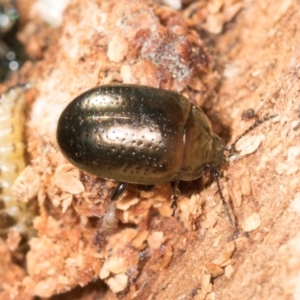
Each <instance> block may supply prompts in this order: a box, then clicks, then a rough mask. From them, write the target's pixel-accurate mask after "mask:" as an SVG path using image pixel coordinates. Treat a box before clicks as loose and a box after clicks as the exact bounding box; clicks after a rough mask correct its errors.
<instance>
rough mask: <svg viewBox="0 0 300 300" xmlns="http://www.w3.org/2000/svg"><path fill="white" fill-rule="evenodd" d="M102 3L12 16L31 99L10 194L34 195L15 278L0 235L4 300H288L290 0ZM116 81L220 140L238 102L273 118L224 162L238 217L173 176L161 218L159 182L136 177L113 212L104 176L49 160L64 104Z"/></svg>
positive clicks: (293, 184)
mask: <svg viewBox="0 0 300 300" xmlns="http://www.w3.org/2000/svg"><path fill="white" fill-rule="evenodd" d="M31 2H32V1H31ZM113 2H114V1H97V2H96V1H89V2H86V1H79V0H73V1H70V3H69V6H68V7H67V8H66V10H65V12H64V20H63V22H62V23H61V25H60V26H59V27H57V28H51V27H50V28H49V27H47V26H46V25H45V24H44V23H43V21H42V20H41V19H39V18H38V17H37V15H36V14H34V10H32V12H31V15H28V16H27V18H25V17H24V20H27V21H26V22H27V23H26V22H25V21H24V22H25V23H26V24H27V25H25V27H24V28H23V31H22V32H21V34H20V39H21V40H23V41H24V42H26V47H27V51H28V52H29V54H30V56H31V57H33V58H35V59H38V61H37V62H35V63H32V62H28V63H27V64H26V65H25V66H24V67H23V69H22V71H21V78H22V80H23V81H30V82H31V83H32V85H33V87H34V89H35V91H36V93H35V97H34V98H35V99H34V101H32V102H31V103H28V107H29V110H28V118H27V130H26V141H27V151H28V157H29V161H28V167H27V168H26V169H25V170H24V172H23V173H22V174H21V176H20V178H19V180H18V181H17V182H16V184H15V188H14V193H15V194H16V195H18V197H19V198H20V200H23V201H28V200H29V199H31V201H36V202H37V203H38V205H39V214H38V215H37V216H36V218H35V219H34V227H35V229H36V230H37V236H36V237H34V238H32V239H31V240H30V241H29V244H30V247H31V249H30V251H29V252H28V253H27V256H26V265H27V273H25V272H24V270H22V269H21V268H19V267H18V266H17V265H15V264H14V263H13V259H12V257H13V255H14V254H13V253H12V252H11V251H10V250H9V243H10V240H9V239H8V240H7V241H6V242H5V241H1V243H0V253H2V254H3V255H1V257H2V258H1V268H0V282H2V285H1V290H0V298H1V299H30V298H33V297H34V295H37V296H40V297H44V298H48V297H53V299H60V297H62V298H63V299H75V298H76V299H95V298H101V299H118V298H122V299H222V300H224V299H225V300H226V299H231V300H232V299H300V233H299V232H300V218H299V214H300V176H299V172H300V171H299V166H300V103H299V90H300V88H299V78H300V42H299V41H300V25H299V19H300V5H299V3H298V2H297V1H296V0H294V1H293V0H289V1H265V0H259V1H254V2H251V1H249V2H244V4H241V3H240V2H239V1H208V2H207V3H206V4H203V3H200V2H202V1H199V3H198V2H197V1H195V2H194V3H193V4H190V5H189V6H187V7H186V8H185V9H183V10H182V11H174V10H173V9H172V8H169V7H165V6H164V7H163V6H160V5H159V4H158V2H155V3H154V2H152V1H125V0H124V1H121V0H120V1H118V3H116V4H113ZM234 16H235V18H234V19H233V17H234ZM229 21H230V22H229ZM204 29H205V30H204ZM114 82H119V83H122V82H124V83H135V84H144V85H149V86H154V87H162V88H166V89H172V90H177V91H180V92H182V93H183V94H184V95H186V96H187V97H189V99H190V100H191V101H192V102H193V103H195V104H197V105H199V106H200V105H201V106H202V107H203V108H204V110H205V111H206V112H207V114H208V116H209V118H210V120H211V121H212V126H213V128H214V131H215V132H216V133H218V134H219V135H220V136H221V137H223V138H224V139H225V140H226V142H227V143H228V144H230V142H233V141H234V140H235V139H236V137H237V136H239V135H240V134H242V133H243V132H244V131H245V130H246V129H247V128H248V127H249V126H250V125H251V124H253V123H254V122H255V117H254V118H249V119H247V118H244V119H242V117H241V116H242V113H243V111H246V110H247V109H249V108H253V109H254V110H255V114H256V116H259V117H264V116H266V115H272V114H278V116H277V117H275V118H273V119H271V120H269V121H267V122H265V123H263V124H262V125H261V126H259V127H258V128H256V129H255V130H253V131H251V133H249V135H247V136H246V137H245V138H244V139H243V140H241V141H240V143H239V145H238V148H239V149H241V150H242V151H241V153H246V152H247V151H248V152H249V154H248V155H246V154H245V155H243V156H242V157H241V158H239V159H237V160H234V161H231V162H230V163H228V164H226V165H225V166H224V168H223V175H224V176H223V177H222V179H221V181H220V182H221V187H222V191H223V193H224V196H225V199H231V202H232V206H233V210H234V214H235V218H236V221H237V226H235V227H232V226H231V225H230V224H229V222H228V217H227V215H226V213H225V212H224V208H223V206H222V203H221V201H220V197H219V195H218V193H217V185H216V183H215V182H213V183H210V184H201V182H200V181H197V182H196V183H195V184H192V185H190V184H183V185H182V186H181V191H182V195H181V197H180V201H179V205H178V210H177V212H176V216H175V217H171V214H172V210H171V209H170V207H169V205H170V196H171V189H170V187H169V186H168V185H161V186H158V187H157V188H156V189H154V191H151V192H138V191H137V189H136V187H134V186H133V187H131V188H130V189H129V191H128V192H127V193H126V194H125V195H124V196H123V197H122V198H121V199H120V200H119V201H118V202H117V203H116V204H115V205H113V206H112V205H111V202H110V199H109V196H110V194H111V191H112V190H113V188H114V187H115V183H114V182H111V181H105V180H102V179H97V178H96V177H93V176H92V175H87V174H83V173H82V172H80V171H79V170H77V169H76V168H75V167H73V166H72V165H70V164H69V163H68V161H67V160H66V159H65V158H64V157H63V156H62V155H61V153H60V151H59V149H58V146H57V143H56V139H55V132H56V123H57V119H58V117H59V115H60V113H61V111H62V110H63V108H64V107H65V106H66V104H67V103H68V102H70V101H71V100H72V99H73V98H74V97H75V96H77V95H78V94H80V93H81V92H83V91H85V90H86V89H88V88H91V87H94V86H97V85H101V84H108V83H114ZM245 148H247V149H245ZM29 191H30V193H29ZM116 224H117V226H115V225H116ZM132 224H134V226H132ZM2 260H3V263H2ZM95 281H96V283H95ZM104 282H105V283H106V285H105V284H104ZM62 293H63V294H62ZM59 294H62V295H59ZM9 297H10V298H9Z"/></svg>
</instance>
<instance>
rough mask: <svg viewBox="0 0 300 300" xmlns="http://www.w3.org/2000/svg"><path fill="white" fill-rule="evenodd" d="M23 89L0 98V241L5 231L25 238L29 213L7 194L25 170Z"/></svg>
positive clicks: (16, 88)
mask: <svg viewBox="0 0 300 300" xmlns="http://www.w3.org/2000/svg"><path fill="white" fill-rule="evenodd" d="M25 90H26V87H25V86H17V87H15V88H13V89H10V90H9V91H7V92H6V93H4V94H2V95H0V237H2V238H5V237H6V236H7V233H8V231H9V230H11V229H12V230H16V231H19V232H20V233H21V235H22V236H25V237H26V236H27V232H28V228H29V227H31V226H30V223H31V219H32V212H30V211H29V210H28V209H27V207H26V206H27V204H26V203H23V202H20V201H18V199H16V198H15V197H14V196H13V195H12V194H11V187H12V185H13V184H14V182H15V180H16V178H17V177H18V175H19V174H20V172H21V171H22V170H23V169H24V168H25V158H24V143H23V131H24V124H25V112H24V106H25V99H24V91H25Z"/></svg>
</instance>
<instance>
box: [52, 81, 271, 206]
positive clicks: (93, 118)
mask: <svg viewBox="0 0 300 300" xmlns="http://www.w3.org/2000/svg"><path fill="white" fill-rule="evenodd" d="M271 117H272V116H271ZM267 118H269V117H267ZM267 118H264V119H262V120H258V121H257V122H256V123H255V124H254V125H252V126H251V127H250V128H249V129H248V130H247V131H246V132H249V131H250V130H252V129H253V128H255V127H256V126H258V125H259V124H261V123H262V122H264V121H266V120H267ZM243 135H244V134H243ZM243 135H241V136H240V137H239V138H238V139H237V140H239V139H240V138H241V137H242V136H243ZM56 137H57V142H58V145H59V147H60V149H61V151H62V153H63V154H64V156H65V157H66V158H67V159H68V160H69V161H70V162H71V163H72V164H73V165H75V166H76V167H78V168H79V169H81V170H83V171H86V172H88V173H92V174H94V175H97V176H99V177H102V178H107V179H113V180H116V181H119V182H120V184H119V186H118V187H117V189H116V191H115V192H114V194H113V196H112V197H111V198H112V200H116V199H117V198H118V196H119V195H120V194H121V193H122V192H123V191H124V190H125V188H126V187H127V185H128V184H129V183H135V184H140V185H156V184H160V183H167V182H173V201H172V205H171V206H172V207H173V208H176V200H177V198H178V194H179V190H178V183H179V181H180V180H183V181H192V180H195V179H198V178H199V177H201V176H202V175H203V173H204V172H205V171H211V173H212V174H213V176H214V177H215V178H216V179H218V178H219V172H218V168H220V166H221V165H222V164H223V163H224V162H225V161H226V158H225V155H224V151H226V150H229V151H230V149H229V148H225V143H224V141H223V140H222V139H221V138H220V137H219V136H217V135H216V134H214V133H213V131H212V127H211V123H210V121H209V120H208V118H207V117H206V115H205V114H204V112H203V111H202V110H201V109H199V108H198V107H196V106H195V105H193V104H191V103H190V102H189V101H188V99H187V98H185V97H184V96H182V95H181V94H179V93H177V92H174V91H169V90H164V89H158V88H153V87H148V86H140V85H130V84H120V85H103V86H99V87H95V88H92V89H90V90H88V91H86V92H84V93H82V94H81V95H79V96H78V97H76V98H75V99H74V100H73V101H71V102H70V103H69V104H68V105H67V107H66V108H65V109H64V110H63V112H62V114H61V116H60V117H59V120H58V125H57V134H56ZM237 140H236V141H235V142H234V144H235V143H236V142H237ZM234 144H232V146H233V145H234ZM217 182H218V180H217ZM218 190H219V193H220V195H221V199H222V201H223V203H224V202H225V200H224V197H223V196H222V193H221V192H220V186H219V183H218Z"/></svg>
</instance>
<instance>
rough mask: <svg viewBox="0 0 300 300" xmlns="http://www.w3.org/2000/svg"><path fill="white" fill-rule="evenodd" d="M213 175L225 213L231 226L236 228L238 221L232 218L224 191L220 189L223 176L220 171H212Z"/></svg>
mask: <svg viewBox="0 0 300 300" xmlns="http://www.w3.org/2000/svg"><path fill="white" fill-rule="evenodd" d="M211 174H212V175H213V177H214V178H215V179H216V182H217V187H218V193H219V195H220V198H221V201H222V203H223V207H224V209H225V212H226V214H227V217H228V220H229V223H230V225H231V226H234V227H236V225H237V221H236V219H235V218H234V219H233V218H232V217H231V214H230V209H229V206H228V204H227V202H226V201H225V198H224V195H223V193H222V190H221V187H220V177H221V176H220V173H219V171H218V170H217V169H212V171H211Z"/></svg>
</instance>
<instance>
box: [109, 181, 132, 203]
mask: <svg viewBox="0 0 300 300" xmlns="http://www.w3.org/2000/svg"><path fill="white" fill-rule="evenodd" d="M127 187H128V183H125V182H119V184H118V186H117V187H116V189H115V191H114V193H113V195H112V196H111V200H112V201H115V200H117V199H118V198H119V197H120V196H121V195H122V194H123V192H124V191H125V190H126V188H127Z"/></svg>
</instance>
